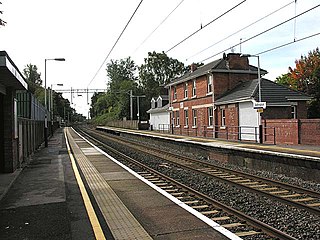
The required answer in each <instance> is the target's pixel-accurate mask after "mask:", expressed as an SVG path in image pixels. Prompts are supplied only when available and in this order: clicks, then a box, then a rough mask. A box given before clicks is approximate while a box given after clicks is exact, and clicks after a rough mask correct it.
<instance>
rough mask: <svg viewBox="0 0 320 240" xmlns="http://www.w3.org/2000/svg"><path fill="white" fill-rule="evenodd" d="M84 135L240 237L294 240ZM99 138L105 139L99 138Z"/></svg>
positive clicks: (98, 140)
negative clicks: (254, 236)
mask: <svg viewBox="0 0 320 240" xmlns="http://www.w3.org/2000/svg"><path fill="white" fill-rule="evenodd" d="M81 132H82V134H84V135H86V137H87V138H89V139H90V140H91V141H93V142H94V143H95V144H97V145H98V146H99V147H101V148H103V149H105V150H107V151H108V152H109V153H110V152H111V153H112V154H113V155H116V157H117V159H119V158H120V159H122V160H124V161H126V162H127V164H128V165H129V167H131V168H133V169H135V170H136V171H137V172H138V173H139V174H140V175H141V176H143V177H144V178H146V179H147V180H149V181H150V182H152V183H153V184H155V185H156V186H158V187H160V188H161V189H163V190H164V191H166V192H168V193H169V194H171V195H172V196H174V197H176V198H178V199H179V200H180V201H181V202H183V203H184V204H187V205H188V206H190V207H191V208H193V209H194V210H196V211H198V212H200V213H201V214H203V215H204V216H206V217H208V218H210V219H212V220H213V221H216V222H218V223H219V224H220V225H222V226H223V227H225V228H227V229H229V230H230V231H231V232H233V233H235V234H236V235H237V236H239V237H244V238H245V237H250V236H253V235H256V236H258V238H259V239H270V237H271V239H295V238H294V237H292V236H290V235H288V234H286V233H284V232H282V231H280V230H278V229H275V228H273V227H272V226H269V225H268V224H265V223H263V222H261V221H258V220H256V219H254V218H252V217H250V216H248V215H246V214H244V213H242V212H240V211H238V210H236V209H233V208H231V207H229V206H227V205H225V204H223V203H220V202H218V201H216V200H214V199H212V198H210V197H208V196H207V195H205V194H202V193H200V192H198V191H196V190H194V189H192V188H190V187H188V186H186V185H184V184H182V183H179V182H178V181H176V180H174V179H172V178H170V177H168V176H166V175H164V174H162V173H160V172H158V171H156V170H154V169H152V168H150V167H148V166H146V165H145V164H142V163H141V162H139V161H137V160H134V159H132V158H130V157H128V156H126V155H125V154H123V153H121V152H119V151H117V150H116V149H114V148H112V147H110V146H109V145H107V144H105V143H104V141H103V139H100V138H99V139H97V138H96V137H93V136H92V135H89V134H88V133H86V132H83V131H81ZM100 134H101V133H100ZM100 137H105V136H101V135H100ZM130 144H132V143H130ZM137 166H138V169H137Z"/></svg>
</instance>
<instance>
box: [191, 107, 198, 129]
mask: <svg viewBox="0 0 320 240" xmlns="http://www.w3.org/2000/svg"><path fill="white" fill-rule="evenodd" d="M192 126H194V127H196V126H197V109H192Z"/></svg>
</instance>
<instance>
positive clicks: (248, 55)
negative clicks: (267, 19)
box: [240, 54, 262, 143]
mask: <svg viewBox="0 0 320 240" xmlns="http://www.w3.org/2000/svg"><path fill="white" fill-rule="evenodd" d="M240 56H241V57H256V58H257V59H258V91H259V95H258V98H259V100H258V101H259V102H261V73H260V57H259V55H252V54H241V55H240ZM258 125H259V143H262V123H261V112H259V116H258Z"/></svg>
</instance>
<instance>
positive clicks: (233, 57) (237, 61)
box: [226, 53, 249, 70]
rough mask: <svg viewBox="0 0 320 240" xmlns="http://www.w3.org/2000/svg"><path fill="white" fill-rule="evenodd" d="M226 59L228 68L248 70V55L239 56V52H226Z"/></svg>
mask: <svg viewBox="0 0 320 240" xmlns="http://www.w3.org/2000/svg"><path fill="white" fill-rule="evenodd" d="M226 60H227V61H228V63H229V68H230V69H234V70H249V60H248V57H244V56H242V57H241V53H228V55H227V57H226Z"/></svg>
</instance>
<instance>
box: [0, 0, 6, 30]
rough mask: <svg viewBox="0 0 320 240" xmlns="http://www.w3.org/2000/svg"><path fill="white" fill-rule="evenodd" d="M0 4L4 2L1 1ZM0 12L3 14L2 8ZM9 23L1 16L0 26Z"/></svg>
mask: <svg viewBox="0 0 320 240" xmlns="http://www.w3.org/2000/svg"><path fill="white" fill-rule="evenodd" d="M0 4H2V2H0ZM0 14H3V12H2V11H1V10H0ZM6 24H7V22H5V21H3V20H2V19H1V18H0V26H5V25H6Z"/></svg>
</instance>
